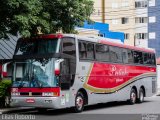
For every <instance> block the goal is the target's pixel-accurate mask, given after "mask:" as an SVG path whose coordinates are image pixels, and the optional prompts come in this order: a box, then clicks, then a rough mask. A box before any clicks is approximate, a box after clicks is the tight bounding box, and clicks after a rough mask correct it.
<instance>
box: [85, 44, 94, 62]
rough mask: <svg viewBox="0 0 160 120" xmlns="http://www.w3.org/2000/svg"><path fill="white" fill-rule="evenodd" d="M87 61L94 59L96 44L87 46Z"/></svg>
mask: <svg viewBox="0 0 160 120" xmlns="http://www.w3.org/2000/svg"><path fill="white" fill-rule="evenodd" d="M87 59H94V44H93V43H88V44H87Z"/></svg>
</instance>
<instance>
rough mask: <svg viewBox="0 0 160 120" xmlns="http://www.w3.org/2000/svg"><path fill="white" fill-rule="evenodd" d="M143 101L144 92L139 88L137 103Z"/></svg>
mask: <svg viewBox="0 0 160 120" xmlns="http://www.w3.org/2000/svg"><path fill="white" fill-rule="evenodd" d="M143 101H144V90H143V89H142V88H140V90H139V98H138V103H142V102H143Z"/></svg>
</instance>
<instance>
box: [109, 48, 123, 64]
mask: <svg viewBox="0 0 160 120" xmlns="http://www.w3.org/2000/svg"><path fill="white" fill-rule="evenodd" d="M109 50H110V58H111V62H122V49H121V48H118V47H113V46H110V47H109Z"/></svg>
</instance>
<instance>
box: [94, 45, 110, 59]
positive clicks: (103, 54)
mask: <svg viewBox="0 0 160 120" xmlns="http://www.w3.org/2000/svg"><path fill="white" fill-rule="evenodd" d="M109 56H110V54H109V47H108V46H107V45H101V44H97V45H96V59H97V60H100V61H109V58H110V57H109Z"/></svg>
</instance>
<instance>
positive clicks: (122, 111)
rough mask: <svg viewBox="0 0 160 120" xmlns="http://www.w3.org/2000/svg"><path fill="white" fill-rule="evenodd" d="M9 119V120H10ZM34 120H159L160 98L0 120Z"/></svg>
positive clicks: (14, 114) (32, 112) (13, 115)
mask: <svg viewBox="0 0 160 120" xmlns="http://www.w3.org/2000/svg"><path fill="white" fill-rule="evenodd" d="M10 118H11V119H10ZM12 118H13V119H27V120H28V119H35V120H160V96H153V97H151V98H145V102H144V103H142V104H135V105H129V104H128V103H127V102H111V103H106V104H97V105H92V106H87V107H85V110H84V111H83V112H82V113H72V111H71V109H61V110H48V111H46V112H42V113H40V112H38V111H37V110H30V111H23V112H20V111H19V112H16V111H14V112H10V113H6V114H3V115H1V117H0V119H4V120H13V119H12Z"/></svg>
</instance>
